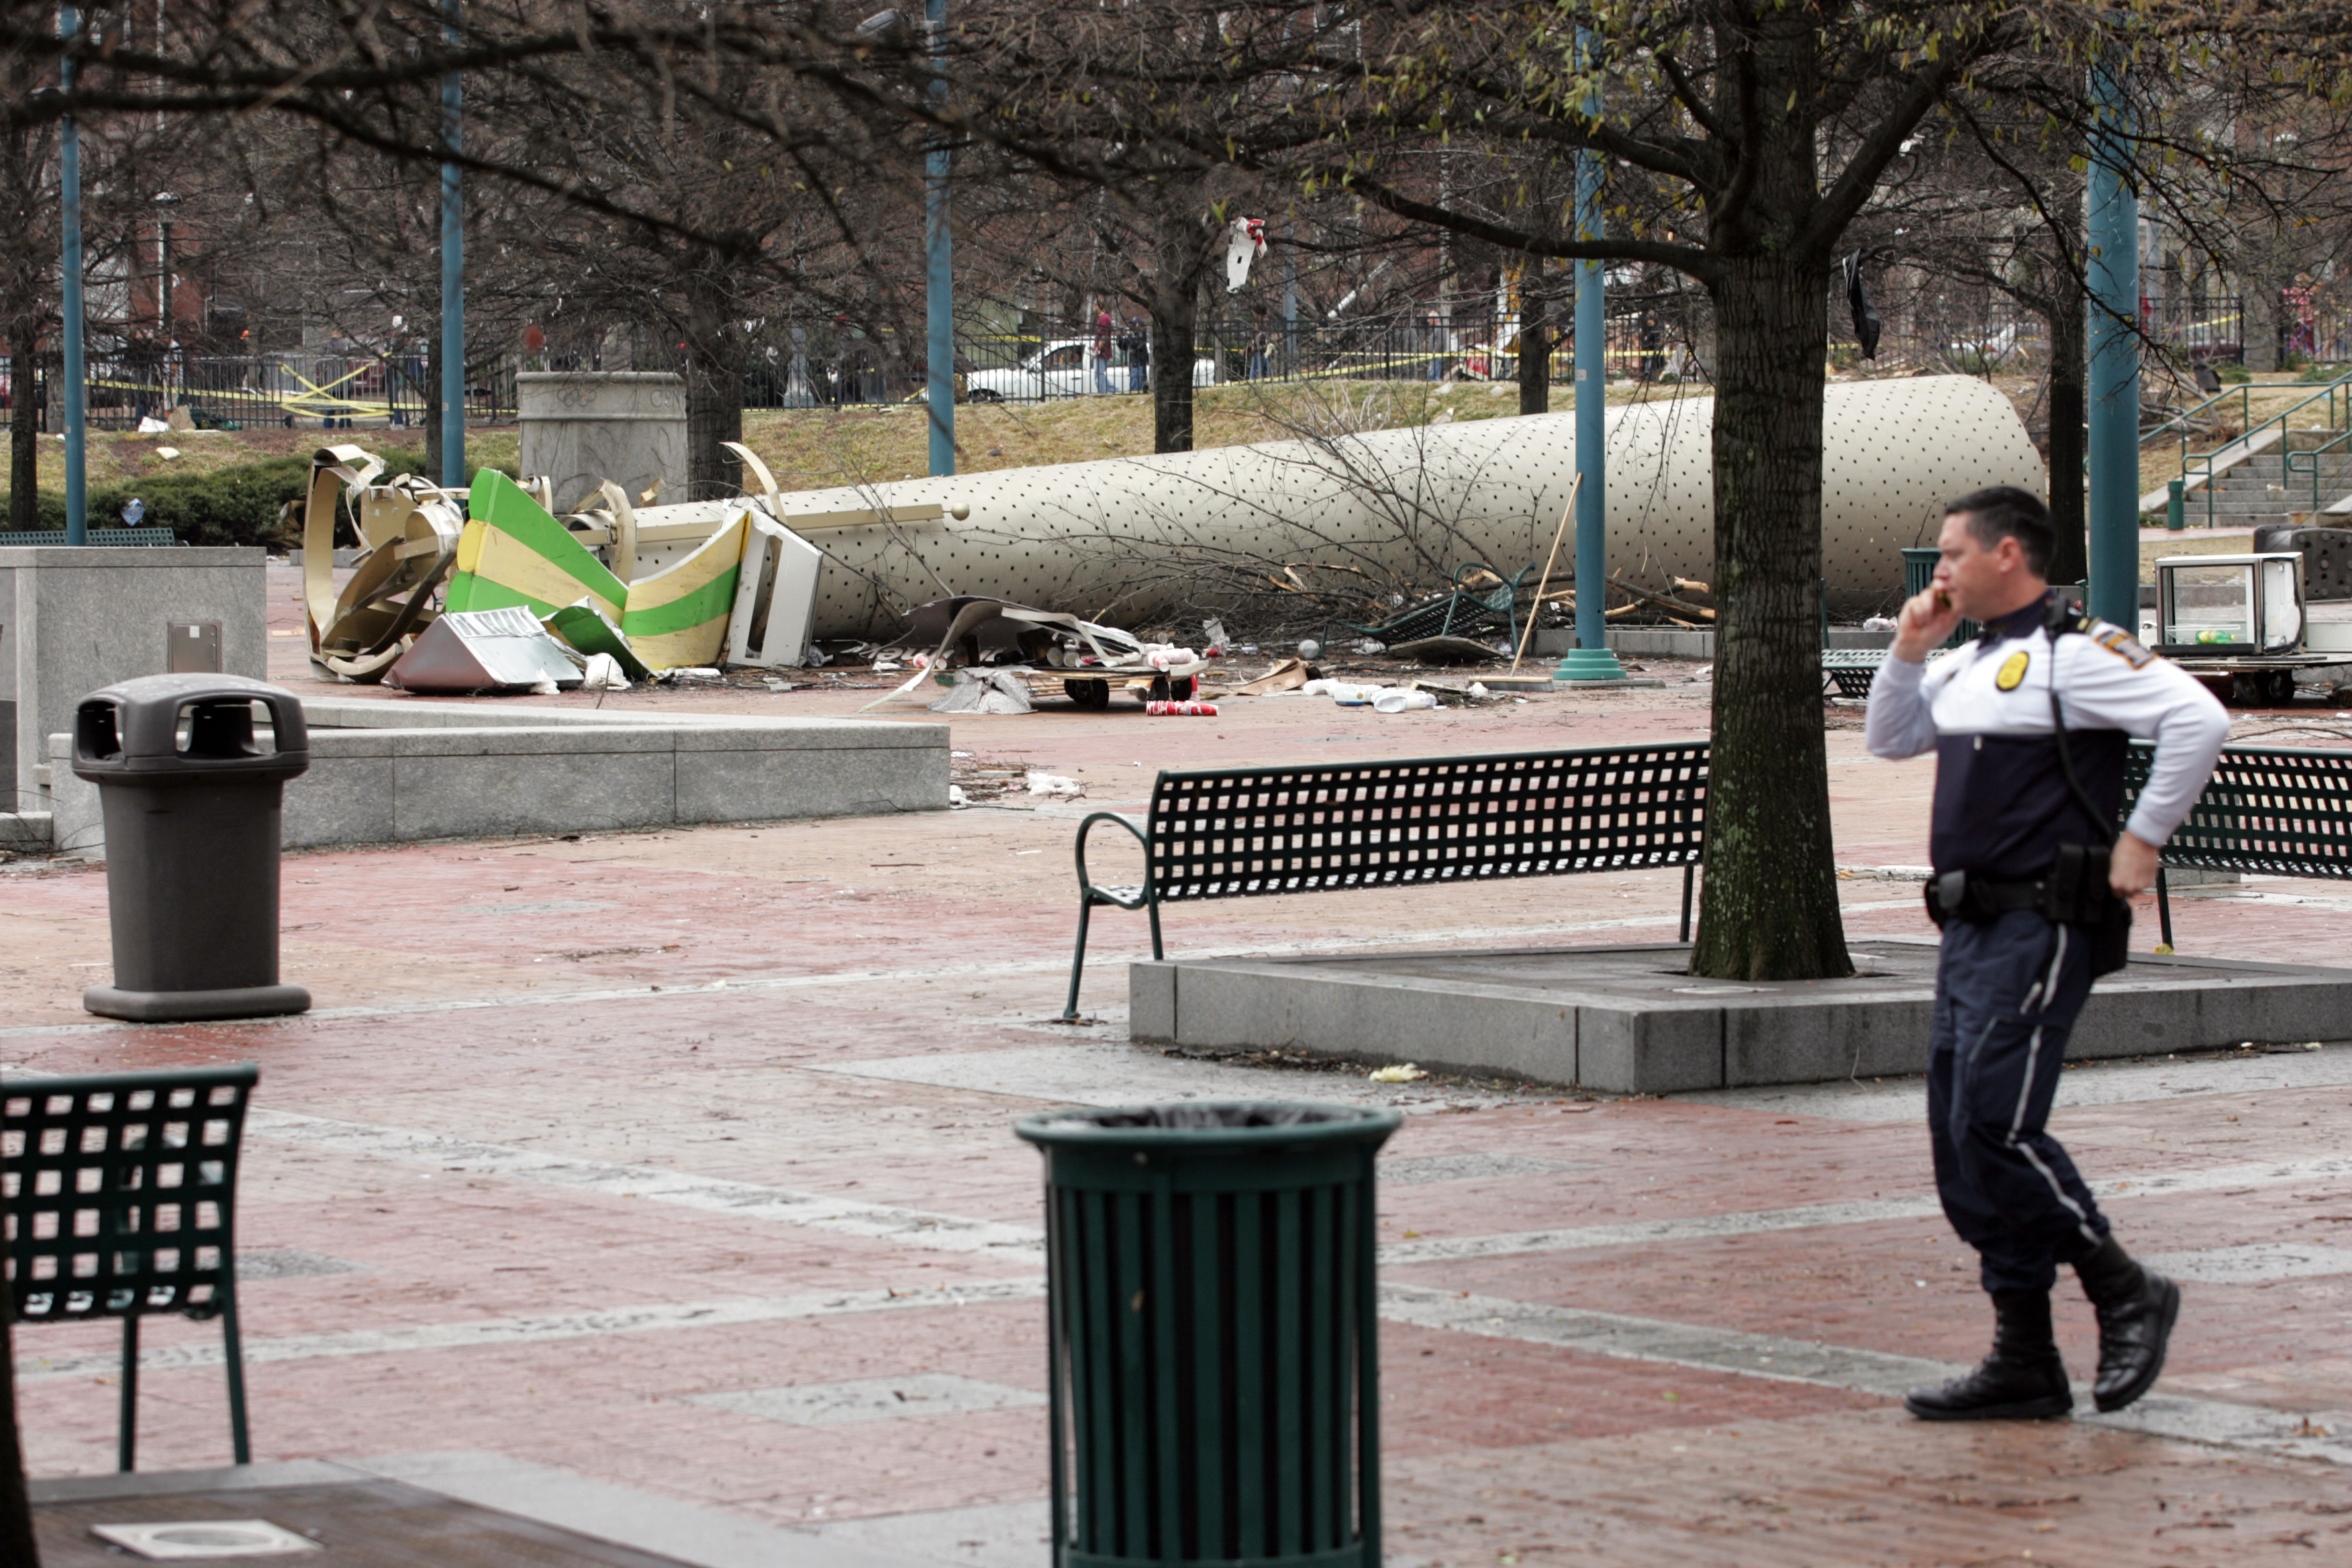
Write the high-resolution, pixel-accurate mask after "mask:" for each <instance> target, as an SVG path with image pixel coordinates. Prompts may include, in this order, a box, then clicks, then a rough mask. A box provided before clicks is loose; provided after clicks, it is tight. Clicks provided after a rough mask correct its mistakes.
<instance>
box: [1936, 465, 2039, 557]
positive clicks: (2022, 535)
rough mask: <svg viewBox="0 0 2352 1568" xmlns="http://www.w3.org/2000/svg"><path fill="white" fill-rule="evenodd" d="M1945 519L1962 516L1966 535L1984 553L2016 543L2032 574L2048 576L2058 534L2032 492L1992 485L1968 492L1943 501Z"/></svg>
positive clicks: (2013, 486) (2014, 487)
mask: <svg viewBox="0 0 2352 1568" xmlns="http://www.w3.org/2000/svg"><path fill="white" fill-rule="evenodd" d="M1944 515H1945V516H1946V517H1958V516H1962V515H1965V516H1966V517H1967V518H1968V520H1969V532H1970V533H1972V534H1974V535H1976V541H1977V542H1978V543H1979V544H1980V545H1982V546H1983V547H1984V548H1986V549H1987V550H1990V549H1992V548H1993V547H1994V546H1995V545H1997V544H1999V543H2000V542H2001V541H2002V540H2004V539H2014V540H2016V541H2017V547H2018V548H2019V549H2020V550H2021V551H2023V552H2025V563H2026V564H2027V565H2028V566H2030V567H2032V569H2033V574H2034V575H2035V576H2037V577H2047V576H2048V575H2050V558H2051V556H2053V554H2055V553H2057V549H2058V531H2057V530H2056V529H2054V528H2053V527H2051V525H2050V509H2049V508H2048V507H2046V506H2043V505H2042V498H2041V497H2040V496H2037V495H2035V494H2034V493H2033V492H2032V490H2021V489H2018V488H2017V487H2016V486H2015V485H1991V486H1989V487H1987V488H1986V489H1980V490H1970V491H1969V493H1968V494H1966V495H1964V496H1962V497H1961V498H1960V499H1959V500H1951V501H1946V502H1945V503H1944Z"/></svg>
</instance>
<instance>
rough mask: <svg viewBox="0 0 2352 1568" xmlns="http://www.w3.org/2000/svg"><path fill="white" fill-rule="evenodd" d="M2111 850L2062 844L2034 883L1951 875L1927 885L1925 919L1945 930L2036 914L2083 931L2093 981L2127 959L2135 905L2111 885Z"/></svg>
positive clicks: (2122, 964) (1935, 879) (1964, 873)
mask: <svg viewBox="0 0 2352 1568" xmlns="http://www.w3.org/2000/svg"><path fill="white" fill-rule="evenodd" d="M2110 858H2111V852H2110V850H2109V849H2108V847H2107V846H2105V845H2104V844H2062V845H2060V846H2059V847H2058V858H2056V859H2055V860H2053V861H2052V862H2051V865H2050V869H2049V870H2047V871H2045V872H2043V873H2042V875H2041V876H2040V877H2039V878H2036V879H2033V880H2032V881H1995V880H1993V879H1990V878H1987V877H1980V876H1976V875H1972V874H1971V873H1969V872H1967V871H1947V872H1945V873H1944V874H1943V875H1942V876H1940V877H1935V878H1931V879H1929V880H1928V883H1927V918H1928V919H1929V920H1932V921H1935V922H1936V926H1937V930H1941V929H1942V928H1943V927H1944V925H1945V924H1946V922H1948V921H1955V920H1963V921H1974V922H1976V923H1979V924H1983V923H1987V922H1990V921H1996V920H1999V919H2000V917H2001V916H2003V915H2005V914H2010V913H2012V912H2013V911H2015V910H2033V911H2034V912H2035V913H2036V914H2039V915H2041V916H2042V918H2043V919H2044V920H2047V921H2051V922H2052V923H2053V924H2056V925H2070V926H2074V927H2077V928H2079V929H2080V930H2081V931H2083V932H2084V934H2085V935H2086V936H2088V937H2089V938H2090V942H2091V977H2092V978H2093V979H2097V978H2098V977H2099V976H2100V975H2102V974H2112V973H2115V972H2116V970H2118V969H2121V968H2122V967H2123V966H2124V964H2125V963H2126V960H2127V954H2128V950H2129V946H2130V942H2131V920H2132V911H2131V905H2130V904H2129V903H2128V902H2127V901H2126V900H2122V899H2119V898H2117V897H2116V893H2115V889H2113V888H2112V887H2110V886H2109V885H2108V882H2107V868H2108V862H2109V860H2110Z"/></svg>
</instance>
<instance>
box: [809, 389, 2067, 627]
mask: <svg viewBox="0 0 2352 1568" xmlns="http://www.w3.org/2000/svg"><path fill="white" fill-rule="evenodd" d="M1714 422H1715V400H1714V399H1713V398H1712V397H1685V398H1663V397H1662V398H1660V399H1658V400H1656V401H1654V402H1645V403H1640V404H1631V405H1620V406H1618V407H1614V408H1612V409H1610V410H1609V417H1608V425H1607V439H1608V442H1609V452H1608V460H1609V468H1608V471H1609V498H1608V500H1609V507H1608V519H1609V565H1610V570H1611V571H1612V573H1613V574H1617V575H1620V576H1622V577H1623V578H1625V579H1626V580H1627V581H1629V582H1633V583H1635V584H1640V585H1642V586H1644V587H1649V588H1664V587H1665V586H1666V585H1667V584H1668V582H1669V580H1670V579H1671V578H1673V577H1676V576H1681V577H1688V578H1696V579H1699V580H1702V581H1704V580H1706V579H1708V578H1710V577H1711V576H1712V574H1713V572H1714V566H1715V485H1714V479H1713V458H1712V439H1713V433H1714ZM1575 473H1576V431H1575V419H1574V416H1573V415H1572V414H1549V415H1528V416H1516V417H1507V418H1495V419H1486V420H1478V421H1474V422H1467V423H1463V424H1437V425H1421V426H1409V427H1405V428H1400V429H1391V430H1380V431H1372V432H1368V433H1364V434H1351V435H1340V436H1335V437H1303V438H1299V439H1294V440H1286V441H1272V442H1265V443H1260V444H1257V445H1254V446H1246V447H1213V448H1210V449H1208V450H1204V451H1198V452H1173V453H1167V454H1163V455H1160V456H1157V457H1150V458H1115V459H1108V460H1105V461H1099V462H1089V463H1068V464H1061V465H1057V466H1054V467H1048V468H1007V469H999V470H997V471H995V472H992V473H980V474H966V475H960V476H956V477H953V478H940V479H904V480H898V481H895V482H891V483H887V484H876V485H866V486H856V487H844V488H841V489H825V490H806V491H796V492H793V493H790V494H787V495H784V496H782V497H781V498H780V503H781V504H780V510H781V512H782V521H784V522H785V523H786V524H787V525H788V526H791V527H792V528H793V529H795V530H796V531H799V532H801V533H802V534H803V537H805V538H807V539H808V540H809V541H810V542H812V543H814V544H815V545H816V546H817V547H818V548H819V549H820V550H822V551H823V552H824V554H825V557H826V559H825V562H824V567H823V568H822V571H821V573H820V576H819V581H818V584H817V604H816V617H815V633H816V635H817V636H820V637H878V636H883V635H886V634H888V633H892V632H895V631H896V630H897V629H898V626H899V624H900V619H901V615H902V612H903V611H904V609H905V608H906V607H907V606H908V605H914V604H919V603H922V602H924V601H927V600H931V599H938V598H943V597H947V596H950V595H957V594H980V595H990V596H992V597H997V598H1003V599H1010V600H1013V601H1015V602H1017V603H1021V604H1025V605H1037V606H1039V607H1042V608H1049V609H1055V610H1066V611H1070V612H1073V613H1076V614H1078V615H1081V616H1086V617H1087V618H1088V619H1091V620H1101V621H1108V622H1112V623H1114V624H1127V625H1135V624H1139V623H1145V622H1150V621H1151V620H1153V619H1155V618H1162V617H1166V616H1171V615H1174V614H1178V613H1181V612H1185V611H1193V610H1212V611H1213V610H1214V609H1216V608H1219V607H1220V606H1223V605H1231V604H1234V602H1236V601H1237V600H1238V599H1239V598H1240V596H1241V595H1243V594H1244V593H1245V592H1248V591H1250V590H1251V589H1253V588H1255V589H1258V590H1263V591H1265V592H1267V593H1276V594H1278V593H1281V592H1283V591H1285V590H1286V589H1303V588H1306V587H1308V586H1316V587H1319V588H1322V589H1325V590H1332V589H1338V588H1343V587H1344V588H1348V589H1356V588H1360V589H1361V590H1362V592H1363V594H1364V595H1365V598H1366V601H1367V602H1368V603H1378V602H1380V601H1381V599H1382V598H1384V596H1385V595H1389V594H1391V593H1396V592H1409V591H1412V590H1415V589H1424V588H1429V587H1433V586H1436V585H1439V584H1444V582H1446V581H1447V580H1448V579H1449V578H1450V576H1451V575H1452V574H1453V572H1454V569H1455V568H1456V567H1457V566H1459V565H1461V564H1463V563H1466V562H1471V561H1477V562H1483V563H1486V564H1487V565H1489V566H1492V567H1494V568H1496V570H1497V571H1498V572H1500V573H1502V574H1504V575H1508V574H1511V573H1513V572H1515V571H1517V570H1518V568H1520V567H1521V566H1523V565H1525V564H1527V563H1528V562H1530V561H1540V560H1541V559H1542V558H1543V555H1544V554H1545V552H1547V551H1548V550H1549V545H1550V542H1551V540H1552V537H1553V533H1554V531H1555V530H1556V528H1557V526H1558V524H1559V511H1560V508H1561V507H1562V506H1563V505H1564V504H1565V503H1566V501H1567V499H1568V494H1569V486H1570V482H1571V481H1572V479H1574V477H1575ZM1992 484H2011V485H2018V486H2021V487H2023V488H2025V489H2030V490H2032V491H2034V492H2035V493H2037V494H2040V493H2042V491H2043V489H2044V483H2043V469H2042V460H2041V458H2040V456H2039V455H2038V454H2037V453H2036V452H2035V450H2034V448H2033V444H2032V440H2031V439H2030V438H2029V437H2027V435H2026V431H2025V426H2024V424H2023V423H2022V422H2021V420H2020V419H2019V418H2018V416H2017V413H2016V410H2015V409H2014V408H2013V407H2012V406H2011V404H2010V401H2009V399H2008V398H2007V397H2006V396H2004V395H2002V394H2001V393H2000V391H1999V390H1998V389H1997V388H1995V387H1993V386H1991V385H1990V384H1986V383H1984V382H1981V381H1978V380H1976V379H1974V378H1972V377H1968V376H1932V377H1918V378H1914V379H1907V380H1902V381H1882V382H1860V383H1853V384H1843V385H1833V386H1832V387H1830V388H1829V389H1828V396H1827V405H1826V414H1825V417H1824V418H1823V421H1822V573H1823V575H1824V576H1825V577H1826V579H1827V581H1828V584H1829V589H1830V595H1831V600H1832V605H1836V606H1838V607H1841V608H1843V609H1846V610H1849V611H1851V610H1858V609H1865V608H1879V607H1883V606H1885V605H1891V604H1892V603H1893V602H1894V601H1895V598H1896V596H1898V595H1899V594H1900V592H1901V589H1902V584H1903V563H1902V557H1901V556H1900V554H1899V553H1898V552H1899V551H1900V550H1901V548H1902V547H1903V546H1905V545H1907V544H1916V543H1923V542H1932V541H1933V540H1934V538H1935V534H1936V529H1937V525H1938V522H1939V521H1940V519H1941V516H1942V510H1943V504H1944V502H1945V501H1947V500H1950V499H1951V498H1952V497H1954V496H1957V495H1960V494H1962V493H1964V492H1966V491H1969V490H1971V489H1977V488H1979V487H1980V486H1984V485H1992ZM1570 573H1571V563H1569V562H1567V561H1562V562H1561V563H1560V564H1559V566H1558V567H1557V568H1555V571H1554V583H1555V584H1556V585H1559V584H1565V583H1566V582H1567V581H1568V580H1569V578H1570ZM1528 585H1529V586H1530V587H1532V585H1533V579H1532V578H1530V579H1529V580H1528Z"/></svg>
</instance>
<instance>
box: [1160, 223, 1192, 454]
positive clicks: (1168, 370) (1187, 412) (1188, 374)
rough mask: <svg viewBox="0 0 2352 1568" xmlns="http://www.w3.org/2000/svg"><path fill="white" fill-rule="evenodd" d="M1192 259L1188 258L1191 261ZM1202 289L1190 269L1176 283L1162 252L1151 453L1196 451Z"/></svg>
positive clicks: (1185, 270)
mask: <svg viewBox="0 0 2352 1568" xmlns="http://www.w3.org/2000/svg"><path fill="white" fill-rule="evenodd" d="M1187 259H1189V258H1187ZM1200 311H1201V302H1200V289H1198V288H1197V287H1196V286H1195V284H1194V282H1193V280H1192V268H1190V267H1187V268H1185V269H1184V271H1183V274H1182V276H1181V278H1176V279H1171V277H1170V275H1169V270H1168V258H1167V256H1166V253H1165V252H1164V251H1163V252H1162V254H1161V258H1160V275H1159V278H1158V279H1157V280H1156V281H1155V283H1154V285H1153V287H1152V290H1151V449H1152V450H1153V451H1155V452H1189V451H1191V450H1192V334H1193V331H1194V329H1195V327H1196V326H1197V324H1198V323H1199V321H1200Z"/></svg>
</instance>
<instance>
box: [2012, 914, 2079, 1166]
mask: <svg viewBox="0 0 2352 1568" xmlns="http://www.w3.org/2000/svg"><path fill="white" fill-rule="evenodd" d="M2051 929H2052V930H2053V931H2056V932H2057V933H2058V940H2057V942H2055V943H2054V944H2053V947H2054V949H2055V951H2053V952H2052V953H2051V955H2050V973H2049V975H2047V976H2045V977H2044V978H2043V979H2042V980H2039V981H2036V982H2035V983H2034V986H2033V990H2032V991H2031V992H2028V993H2027V994H2026V1005H2028V1006H2031V1005H2032V1003H2033V1000H2034V995H2035V993H2039V994H2041V999H2042V1005H2041V1006H2040V1007H2039V1008H2037V1009H2036V1011H2038V1012H2042V1013H2047V1012H2048V1011H2050V994H2051V992H2053V991H2054V990H2055V989H2056V988H2057V979H2056V976H2057V973H2058V966H2059V965H2060V964H2061V963H2064V962H2065V959H2066V928H2065V927H2064V926H2063V925H2053V927H2052V928H2051ZM2019 1011H2020V1012H2022V1011H2024V1008H2022V1007H2021V1008H2020V1009H2019ZM2041 1058H2042V1026H2041V1025H2039V1024H2036V1025H2034V1026H2033V1043H2032V1046H2030V1047H2028V1048H2027V1050H2026V1053H2025V1081H2024V1082H2023V1083H2021V1084H2019V1085H2018V1086H2017V1113H2016V1114H2015V1115H2013V1116H2011V1118H2010V1119H2009V1146H2010V1147H2011V1148H2012V1149H2014V1148H2016V1147H2017V1130H2018V1129H2019V1128H2021V1127H2022V1126H2024V1125H2025V1106H2026V1102H2027V1101H2028V1100H2031V1099H2032V1097H2033V1068H2034V1066H2035V1064H2036V1063H2038V1062H2039V1061H2040V1060H2041Z"/></svg>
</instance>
